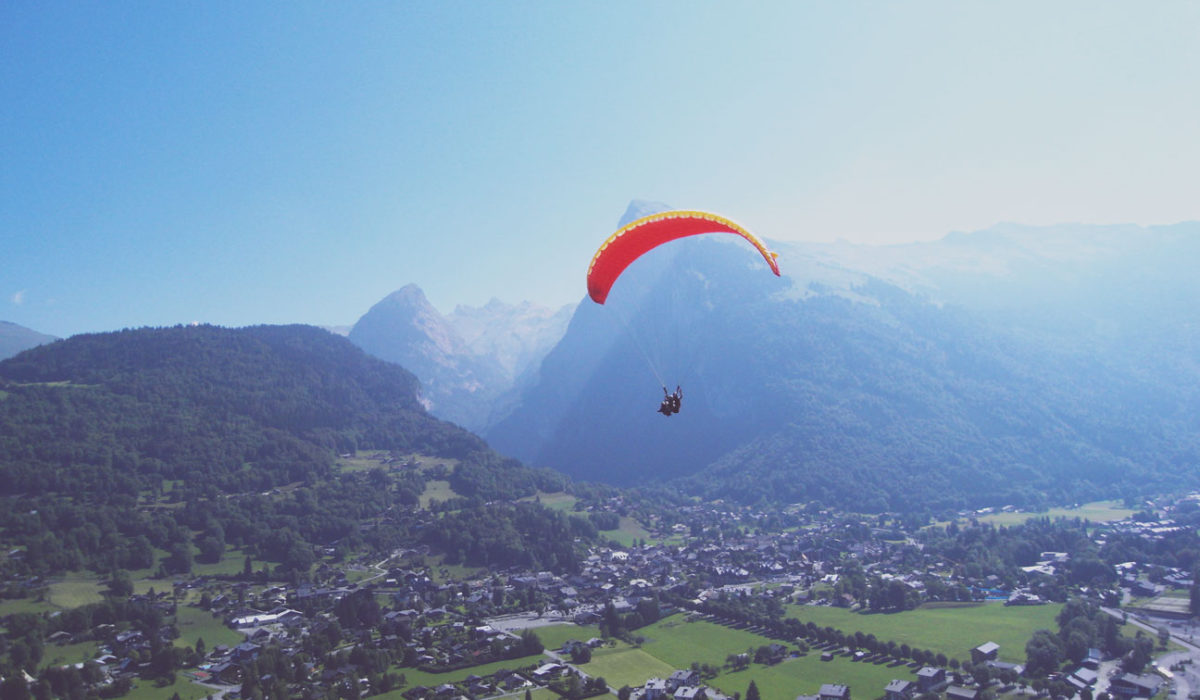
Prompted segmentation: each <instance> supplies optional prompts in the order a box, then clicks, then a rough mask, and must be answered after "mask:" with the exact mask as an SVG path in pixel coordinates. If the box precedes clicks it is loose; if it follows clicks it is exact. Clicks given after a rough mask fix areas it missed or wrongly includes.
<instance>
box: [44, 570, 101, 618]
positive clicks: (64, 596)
mask: <svg viewBox="0 0 1200 700" xmlns="http://www.w3.org/2000/svg"><path fill="white" fill-rule="evenodd" d="M103 590H104V586H103V585H102V584H101V583H100V581H98V580H97V579H96V577H95V576H92V575H79V576H72V577H70V578H65V579H63V580H61V581H57V582H55V583H52V584H50V590H49V592H48V593H47V595H46V599H47V600H48V601H49V602H50V604H51V605H53V606H54V607H56V608H62V609H63V610H67V609H69V608H77V607H79V606H80V605H87V604H88V603H99V602H100V601H102V600H104V596H103V595H102V593H101V592H102V591H103Z"/></svg>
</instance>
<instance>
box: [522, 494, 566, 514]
mask: <svg viewBox="0 0 1200 700" xmlns="http://www.w3.org/2000/svg"><path fill="white" fill-rule="evenodd" d="M521 500H522V501H536V502H538V503H541V504H542V505H544V506H546V507H547V508H550V509H553V510H561V511H566V512H570V511H573V510H575V502H576V501H577V500H578V499H577V498H575V497H574V496H572V495H571V494H569V493H563V492H561V491H559V492H556V493H546V492H544V491H538V493H537V495H536V496H533V497H530V498H522V499H521Z"/></svg>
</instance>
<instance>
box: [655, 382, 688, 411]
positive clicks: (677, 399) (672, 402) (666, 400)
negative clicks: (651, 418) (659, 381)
mask: <svg viewBox="0 0 1200 700" xmlns="http://www.w3.org/2000/svg"><path fill="white" fill-rule="evenodd" d="M682 403H683V389H680V388H679V387H678V386H676V387H675V393H674V394H671V393H668V392H667V387H665V386H664V387H663V400H662V404H661V405H660V406H659V407H658V412H659V413H661V414H663V415H664V416H669V415H671V414H674V413H679V407H680V404H682Z"/></svg>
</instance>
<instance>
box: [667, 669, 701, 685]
mask: <svg viewBox="0 0 1200 700" xmlns="http://www.w3.org/2000/svg"><path fill="white" fill-rule="evenodd" d="M695 685H700V674H699V673H696V672H695V671H693V670H691V669H686V670H683V671H675V672H674V673H672V674H671V675H670V677H668V678H667V687H668V688H669V689H671V690H675V689H677V688H682V687H684V686H695Z"/></svg>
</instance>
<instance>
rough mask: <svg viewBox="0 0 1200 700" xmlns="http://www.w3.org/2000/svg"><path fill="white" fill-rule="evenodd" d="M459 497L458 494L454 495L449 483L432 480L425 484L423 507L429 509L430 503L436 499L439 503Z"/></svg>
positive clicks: (422, 499) (422, 495)
mask: <svg viewBox="0 0 1200 700" xmlns="http://www.w3.org/2000/svg"><path fill="white" fill-rule="evenodd" d="M457 495H458V494H457V493H454V489H452V488H450V482H449V481H440V480H434V479H431V480H429V481H426V482H425V491H424V492H423V493H422V494H421V507H422V508H428V507H429V502H430V501H432V500H433V499H435V498H436V499H437V500H439V501H445V500H449V499H451V498H454V497H455V496H457Z"/></svg>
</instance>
